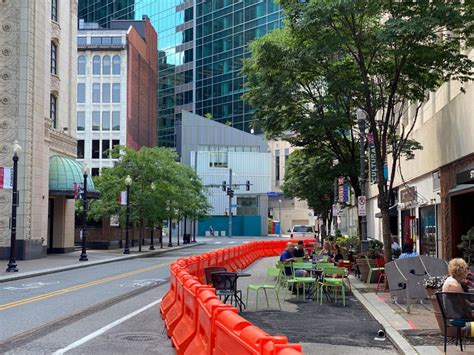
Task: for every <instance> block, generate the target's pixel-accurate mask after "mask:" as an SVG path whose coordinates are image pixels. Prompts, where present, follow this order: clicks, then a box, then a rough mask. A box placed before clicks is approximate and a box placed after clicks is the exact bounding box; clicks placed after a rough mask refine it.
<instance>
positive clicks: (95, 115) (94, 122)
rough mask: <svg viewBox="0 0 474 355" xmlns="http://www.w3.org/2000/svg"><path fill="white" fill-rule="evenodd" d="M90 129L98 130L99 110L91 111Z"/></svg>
mask: <svg viewBox="0 0 474 355" xmlns="http://www.w3.org/2000/svg"><path fill="white" fill-rule="evenodd" d="M92 130H93V131H100V112H99V111H92Z"/></svg>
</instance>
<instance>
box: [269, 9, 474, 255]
mask: <svg viewBox="0 0 474 355" xmlns="http://www.w3.org/2000/svg"><path fill="white" fill-rule="evenodd" d="M280 4H281V6H282V8H283V10H284V14H285V19H286V20H285V26H286V28H287V29H288V31H289V33H290V38H291V39H293V40H295V41H296V42H297V43H298V44H303V47H301V49H302V50H307V51H309V52H311V53H313V55H314V58H315V60H316V61H317V62H318V63H320V64H321V65H319V66H318V67H317V70H318V75H320V76H321V78H322V80H323V82H324V83H327V86H326V91H325V92H323V96H327V95H329V96H330V97H331V96H333V95H338V94H339V93H340V92H341V91H340V90H342V92H345V93H346V94H345V96H346V97H347V100H350V102H351V106H352V107H357V108H360V109H362V110H363V111H364V112H365V115H366V121H367V125H368V129H369V132H370V133H371V134H372V135H373V141H374V147H375V154H376V171H377V177H378V178H377V182H376V184H377V190H378V198H377V205H378V208H379V209H380V212H381V215H382V226H383V227H382V234H383V242H384V246H385V247H384V250H385V258H386V260H391V248H390V243H391V234H390V220H389V218H390V217H389V208H390V196H391V194H392V191H393V182H394V177H395V172H396V168H397V164H398V162H399V160H400V159H401V158H402V157H404V158H407V159H410V158H413V157H414V154H415V151H416V149H420V148H421V146H420V144H419V143H417V142H415V141H413V140H412V139H411V133H412V132H413V129H414V127H415V124H416V121H417V117H418V113H419V110H420V108H421V106H422V104H423V103H424V102H426V100H427V98H428V94H429V92H433V91H435V90H436V89H437V88H439V86H440V85H442V84H443V83H444V82H446V81H449V80H457V81H458V82H460V83H461V85H462V84H463V83H464V82H466V81H468V80H470V79H471V78H472V68H473V62H472V61H471V60H470V59H469V58H468V56H467V47H466V46H467V44H469V41H470V40H471V39H472V32H473V29H474V26H473V22H474V21H473V19H474V18H473V8H472V7H473V4H472V2H467V1H461V0H459V1H458V0H452V1H432V0H419V1H393V0H338V1H333V0H309V1H294V0H281V1H280ZM461 87H462V86H461ZM277 99H280V98H277ZM352 114H353V115H354V116H355V112H354V111H352ZM386 164H388V167H389V176H388V179H387V178H386V177H385V176H384V167H385V165H386Z"/></svg>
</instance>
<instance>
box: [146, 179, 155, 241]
mask: <svg viewBox="0 0 474 355" xmlns="http://www.w3.org/2000/svg"><path fill="white" fill-rule="evenodd" d="M150 187H151V191H155V189H156V186H155V183H154V182H152V183H151V186H150ZM154 229H155V226H154V225H153V226H151V233H150V248H149V249H148V250H155V245H154V243H153V232H154Z"/></svg>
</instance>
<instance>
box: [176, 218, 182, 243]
mask: <svg viewBox="0 0 474 355" xmlns="http://www.w3.org/2000/svg"><path fill="white" fill-rule="evenodd" d="M180 223H181V221H180V220H179V217H178V220H177V221H176V224H177V226H176V232H177V233H176V237H177V238H178V246H179V225H180Z"/></svg>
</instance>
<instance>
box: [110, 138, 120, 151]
mask: <svg viewBox="0 0 474 355" xmlns="http://www.w3.org/2000/svg"><path fill="white" fill-rule="evenodd" d="M117 145H120V141H119V140H118V139H112V149H114V148H115V147H116V146H117Z"/></svg>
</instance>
